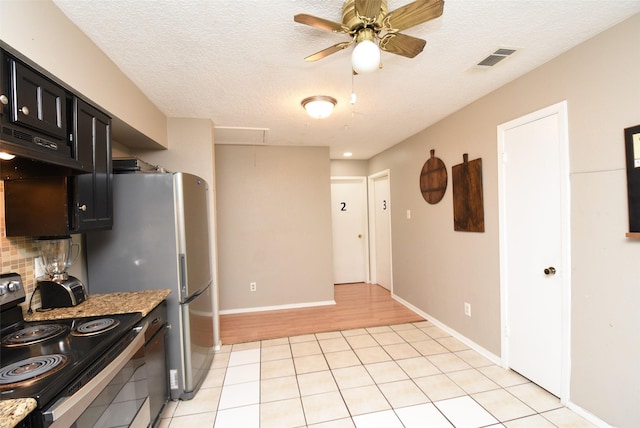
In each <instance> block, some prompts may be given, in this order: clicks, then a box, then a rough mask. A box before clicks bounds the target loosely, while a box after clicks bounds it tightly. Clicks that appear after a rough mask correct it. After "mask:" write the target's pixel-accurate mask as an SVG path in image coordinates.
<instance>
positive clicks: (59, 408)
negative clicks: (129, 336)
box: [44, 322, 149, 428]
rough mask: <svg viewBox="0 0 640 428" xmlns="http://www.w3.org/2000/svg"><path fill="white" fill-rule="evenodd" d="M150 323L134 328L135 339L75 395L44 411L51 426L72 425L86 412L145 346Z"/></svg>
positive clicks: (57, 427)
mask: <svg viewBox="0 0 640 428" xmlns="http://www.w3.org/2000/svg"><path fill="white" fill-rule="evenodd" d="M148 327H149V324H148V323H147V322H145V323H144V324H143V325H142V326H138V327H136V328H134V330H136V332H137V334H136V337H135V339H133V341H132V342H131V343H130V344H129V345H127V347H126V348H125V349H124V350H123V351H122V352H121V353H120V354H118V356H117V357H116V358H115V359H114V360H113V361H112V362H111V363H109V365H108V366H106V367H105V368H104V369H102V370H100V372H99V373H98V374H97V375H96V376H95V377H94V378H93V379H91V380H90V381H89V382H88V383H87V384H86V385H85V386H83V387H82V388H80V389H79V390H78V391H76V392H75V393H74V394H73V395H71V396H69V397H66V398H63V399H61V400H60V401H58V402H57V403H55V404H54V405H53V406H52V407H51V408H50V409H49V410H47V411H46V412H44V417H45V419H46V420H47V421H48V422H51V425H49V428H59V427H60V428H63V427H64V428H66V427H69V426H71V424H72V423H73V422H75V421H76V420H77V419H78V417H79V416H80V415H81V414H82V412H84V411H85V410H86V409H87V408H88V407H89V405H90V404H91V403H92V402H93V400H95V398H96V397H97V396H98V395H99V394H100V393H101V392H102V390H103V389H104V388H105V387H106V386H107V385H108V384H109V382H111V380H112V379H113V378H114V377H116V375H117V374H118V373H119V372H120V370H121V369H122V368H123V367H124V366H125V365H126V364H127V363H128V362H129V360H131V358H132V357H133V356H134V355H135V354H136V353H137V352H138V351H139V350H140V348H142V347H143V346H144V333H145V332H146V331H147V328H148Z"/></svg>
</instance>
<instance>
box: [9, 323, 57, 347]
mask: <svg viewBox="0 0 640 428" xmlns="http://www.w3.org/2000/svg"><path fill="white" fill-rule="evenodd" d="M67 330H68V329H67V327H66V326H65V325H61V324H39V325H35V326H30V327H25V328H23V329H21V330H18V331H15V332H13V333H11V334H8V335H7V336H5V337H3V338H2V346H4V347H15V346H25V345H32V344H34V343H38V342H42V341H45V340H47V339H51V338H53V337H56V336H60V335H61V334H65V333H66V332H67Z"/></svg>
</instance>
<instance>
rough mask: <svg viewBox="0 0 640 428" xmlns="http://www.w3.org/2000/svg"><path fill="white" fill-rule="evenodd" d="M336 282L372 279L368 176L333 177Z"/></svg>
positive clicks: (332, 217) (332, 204)
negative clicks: (368, 233)
mask: <svg viewBox="0 0 640 428" xmlns="http://www.w3.org/2000/svg"><path fill="white" fill-rule="evenodd" d="M331 219H332V221H333V282H334V284H344V283H350V282H365V281H367V280H368V278H367V273H368V263H367V261H368V254H367V253H368V251H367V182H366V178H365V177H332V178H331Z"/></svg>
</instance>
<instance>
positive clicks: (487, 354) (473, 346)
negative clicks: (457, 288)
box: [391, 294, 502, 365]
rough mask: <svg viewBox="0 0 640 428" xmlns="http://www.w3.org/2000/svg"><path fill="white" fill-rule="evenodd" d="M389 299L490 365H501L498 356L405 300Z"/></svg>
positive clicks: (393, 295)
mask: <svg viewBox="0 0 640 428" xmlns="http://www.w3.org/2000/svg"><path fill="white" fill-rule="evenodd" d="M391 298H392V299H393V300H395V301H397V302H399V303H402V304H403V305H404V306H406V307H407V308H408V309H411V310H412V311H413V312H415V313H416V314H418V315H420V316H421V317H423V318H424V319H426V320H428V321H429V322H431V323H432V324H433V325H435V326H436V327H438V328H440V329H442V330H444V331H445V332H447V333H449V334H450V335H451V336H452V337H454V338H456V339H457V340H459V341H460V342H462V343H464V344H465V345H467V346H468V347H469V348H471V349H473V350H474V351H476V352H477V353H479V354H480V355H482V356H483V357H485V358H486V359H488V360H489V361H491V362H492V363H494V364H497V365H501V361H502V360H501V358H500V357H499V356H497V355H496V354H494V353H493V352H491V351H489V350H487V349H485V348H483V347H482V346H480V345H478V344H477V343H475V342H474V341H473V340H471V339H469V338H468V337H466V336H464V335H462V334H460V333H458V332H457V331H456V330H454V329H452V328H451V327H449V326H447V325H446V324H444V323H442V322H440V321H439V320H438V319H436V318H435V317H432V316H431V315H429V314H427V313H426V312H423V311H421V310H420V309H418V308H416V307H415V306H413V305H412V304H411V303H409V302H407V301H406V300H404V299H402V298H400V297H398V296H396V295H395V294H392V295H391Z"/></svg>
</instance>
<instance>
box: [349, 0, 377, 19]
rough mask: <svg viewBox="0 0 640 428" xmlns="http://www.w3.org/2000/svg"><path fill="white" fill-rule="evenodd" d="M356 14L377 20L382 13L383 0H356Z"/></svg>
mask: <svg viewBox="0 0 640 428" xmlns="http://www.w3.org/2000/svg"><path fill="white" fill-rule="evenodd" d="M355 7H356V14H358V15H360V16H364V17H366V18H370V19H372V20H375V18H376V17H377V16H378V14H379V13H380V8H381V7H382V0H356V6H355Z"/></svg>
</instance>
